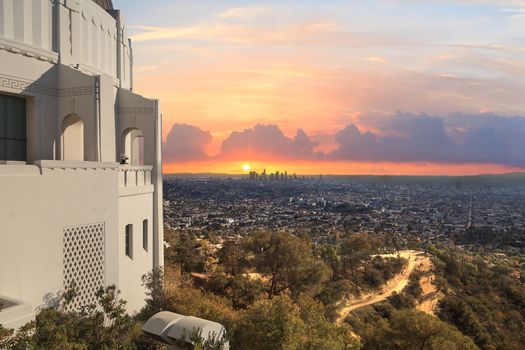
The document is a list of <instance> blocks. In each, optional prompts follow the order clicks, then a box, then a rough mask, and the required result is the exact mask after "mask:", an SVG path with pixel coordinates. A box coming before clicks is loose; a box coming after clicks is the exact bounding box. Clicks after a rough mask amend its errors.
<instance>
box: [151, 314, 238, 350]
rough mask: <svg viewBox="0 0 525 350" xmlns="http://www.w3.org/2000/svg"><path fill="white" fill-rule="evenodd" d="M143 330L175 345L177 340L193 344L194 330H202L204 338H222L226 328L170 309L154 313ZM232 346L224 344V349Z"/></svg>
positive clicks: (163, 341) (165, 342)
mask: <svg viewBox="0 0 525 350" xmlns="http://www.w3.org/2000/svg"><path fill="white" fill-rule="evenodd" d="M142 331H143V332H144V333H146V334H147V335H149V336H150V337H152V338H153V339H155V340H157V341H160V342H162V343H164V344H168V345H174V344H176V343H177V342H180V341H182V342H184V343H187V344H192V341H191V339H189V338H190V336H191V334H192V333H193V332H194V331H199V332H200V337H201V338H202V339H203V340H205V341H206V340H212V339H213V340H220V339H222V337H223V336H224V335H225V333H226V329H225V328H224V327H223V326H222V325H221V324H220V323H217V322H213V321H209V320H205V319H202V318H198V317H193V316H184V315H181V314H176V313H174V312H169V311H161V312H159V313H157V314H155V315H153V316H152V317H151V318H150V319H149V320H147V321H146V323H144V325H143V326H142ZM229 348H230V344H229V342H226V343H225V344H224V349H225V350H228V349H229Z"/></svg>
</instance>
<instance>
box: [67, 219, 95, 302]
mask: <svg viewBox="0 0 525 350" xmlns="http://www.w3.org/2000/svg"><path fill="white" fill-rule="evenodd" d="M104 234H105V229H104V224H103V223H101V224H93V225H86V226H77V227H70V228H66V229H64V290H66V289H67V288H69V287H70V286H71V285H72V284H75V285H76V289H77V297H76V298H75V300H74V302H73V304H72V305H71V308H72V309H79V308H80V307H81V306H84V305H87V304H91V303H94V302H95V301H96V298H95V292H96V291H97V290H98V289H99V288H100V287H103V286H104V284H105V267H104V266H105V264H104Z"/></svg>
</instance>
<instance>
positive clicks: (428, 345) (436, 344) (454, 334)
mask: <svg viewBox="0 0 525 350" xmlns="http://www.w3.org/2000/svg"><path fill="white" fill-rule="evenodd" d="M364 340H365V341H364V347H363V349H364V350H376V349H384V350H391V349H392V350H400V349H405V350H456V349H457V350H459V349H461V350H464V349H465V350H475V349H478V348H477V346H476V345H475V344H474V342H473V341H472V339H471V338H469V337H467V336H465V335H463V334H461V332H459V331H458V330H457V329H456V328H454V327H453V326H450V325H448V324H447V323H445V322H443V321H441V320H439V319H437V318H435V317H432V316H430V315H427V314H425V313H423V312H420V311H417V310H400V311H392V312H391V314H390V318H389V319H388V320H386V319H381V320H380V321H379V322H378V323H377V324H375V325H374V326H373V327H371V329H370V330H369V331H368V332H367V334H366V335H365V337H364Z"/></svg>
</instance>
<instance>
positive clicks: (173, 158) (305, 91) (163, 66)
mask: <svg viewBox="0 0 525 350" xmlns="http://www.w3.org/2000/svg"><path fill="white" fill-rule="evenodd" d="M115 4H116V6H117V7H119V8H122V10H124V11H125V12H126V15H127V20H128V24H129V31H130V36H131V37H132V39H133V42H134V56H135V61H134V67H135V72H136V75H135V82H136V85H137V86H139V92H140V93H143V94H145V95H147V96H150V95H151V96H159V98H160V100H161V106H162V111H163V117H164V131H163V136H164V141H165V147H164V155H165V157H164V158H165V161H164V170H165V172H166V173H176V172H226V173H242V172H243V169H242V167H243V165H245V164H250V166H251V167H252V169H259V170H262V169H264V168H267V169H268V170H269V171H273V170H278V169H282V168H284V167H286V168H287V169H288V170H289V171H291V172H296V173H298V174H299V173H303V174H305V173H306V174H317V173H324V174H347V173H349V174H399V175H407V174H414V175H424V174H435V175H447V174H450V175H464V174H479V173H502V172H512V171H523V170H524V169H525V155H524V154H525V152H521V151H520V150H523V149H525V141H523V137H522V135H523V134H524V132H525V118H524V117H523V116H524V115H525V102H524V101H523V99H522V98H521V96H523V92H524V91H525V88H524V83H523V81H524V80H523V77H524V75H525V72H524V70H523V65H522V62H523V61H524V59H525V48H524V46H523V33H524V32H525V28H523V23H525V22H524V21H523V19H524V17H525V7H524V5H523V3H521V2H519V1H512V0H509V1H489V0H487V1H468V0H464V1H437V0H436V1H428V2H425V3H424V4H416V3H414V2H413V1H403V0H398V1H386V0H384V1H371V2H366V4H365V3H363V2H354V1H351V2H346V1H345V2H343V1H331V2H329V3H326V2H320V1H307V2H301V3H299V2H293V1H291V2H284V3H279V2H275V1H266V2H257V1H221V2H219V3H218V2H212V1H202V2H198V3H192V4H188V3H187V2H182V1H157V2H156V5H155V6H150V5H145V4H144V3H142V2H138V1H122V0H119V1H115ZM319 169H322V171H319Z"/></svg>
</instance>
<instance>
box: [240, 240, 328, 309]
mask: <svg viewBox="0 0 525 350" xmlns="http://www.w3.org/2000/svg"><path fill="white" fill-rule="evenodd" d="M245 244H246V249H247V250H248V251H250V252H251V254H252V257H253V258H252V264H253V266H254V267H255V269H256V270H257V272H259V273H261V274H263V275H264V276H266V277H267V278H268V284H269V286H268V290H267V293H268V298H269V299H271V298H272V297H274V296H275V295H278V294H280V293H281V292H283V291H285V290H289V291H290V292H291V293H292V296H293V297H294V298H296V297H297V296H298V295H299V294H300V293H303V292H304V293H309V294H311V295H315V294H317V293H318V292H319V291H320V290H321V288H322V285H323V284H324V282H326V281H327V280H328V279H330V276H331V271H330V269H329V268H328V267H327V266H326V265H325V264H324V263H323V262H322V261H321V260H320V259H318V258H317V257H314V256H313V255H312V250H311V247H310V243H309V242H307V241H304V240H302V239H300V238H298V237H295V236H292V235H290V234H288V233H284V232H277V233H269V232H260V233H258V234H256V235H255V236H253V237H252V238H250V239H249V240H248V241H247V242H246V243H245Z"/></svg>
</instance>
